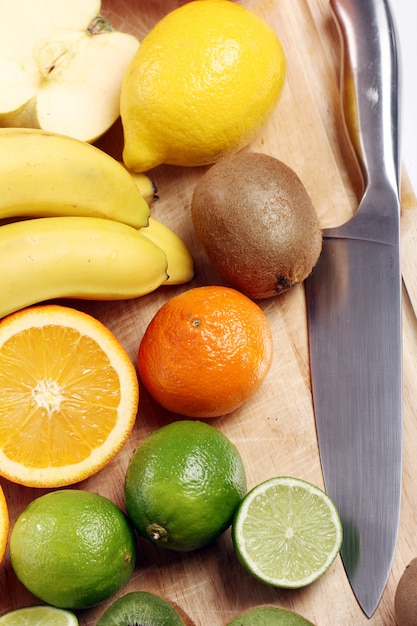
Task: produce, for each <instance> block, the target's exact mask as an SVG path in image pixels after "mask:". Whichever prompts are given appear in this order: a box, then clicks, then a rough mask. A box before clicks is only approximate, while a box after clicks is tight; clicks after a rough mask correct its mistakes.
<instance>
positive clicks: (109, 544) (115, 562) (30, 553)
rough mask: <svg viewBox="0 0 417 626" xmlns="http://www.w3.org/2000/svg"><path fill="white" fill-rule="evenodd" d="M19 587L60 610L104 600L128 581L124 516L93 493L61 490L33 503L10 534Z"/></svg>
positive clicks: (128, 535)
mask: <svg viewBox="0 0 417 626" xmlns="http://www.w3.org/2000/svg"><path fill="white" fill-rule="evenodd" d="M10 559H11V564H12V567H13V570H14V572H15V574H16V576H17V577H18V579H19V580H20V581H21V583H22V584H23V585H24V586H25V587H26V588H27V589H28V590H29V591H30V592H31V593H33V594H34V595H35V596H36V597H38V598H40V599H41V600H43V601H44V602H47V603H48V604H52V605H54V606H56V607H59V608H63V609H79V608H85V607H88V606H93V605H95V604H98V603H100V602H102V601H104V600H107V599H108V598H110V597H111V596H112V595H114V594H115V593H116V592H117V591H119V590H120V589H121V588H122V587H123V586H124V585H125V584H126V583H127V582H128V580H129V579H130V577H131V575H132V573H133V570H134V567H135V561H136V540H135V535H134V531H133V528H132V526H131V524H130V522H129V520H128V518H127V517H126V515H125V514H124V513H123V511H121V509H119V508H118V507H117V506H116V505H115V504H114V503H113V502H112V501H111V500H109V499H108V498H105V497H104V496H101V495H99V494H97V493H91V492H89V491H83V490H78V489H62V490H58V491H52V492H49V493H46V494H45V495H43V496H39V497H38V498H35V500H32V502H31V503H30V504H29V505H28V506H27V507H26V508H25V509H24V511H22V513H20V515H19V517H18V518H17V520H16V523H15V524H14V526H13V529H12V532H11V535H10Z"/></svg>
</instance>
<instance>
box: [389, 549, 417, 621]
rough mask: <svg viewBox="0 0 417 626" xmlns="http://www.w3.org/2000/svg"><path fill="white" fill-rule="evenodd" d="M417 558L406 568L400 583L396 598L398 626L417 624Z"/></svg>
mask: <svg viewBox="0 0 417 626" xmlns="http://www.w3.org/2000/svg"><path fill="white" fill-rule="evenodd" d="M416 589H417V558H415V559H413V560H412V561H411V562H410V563H409V564H408V565H407V567H406V568H405V570H404V572H403V573H402V575H401V578H400V580H399V582H398V585H397V589H396V591H395V596H394V610H395V620H396V623H397V626H415V624H417V591H416Z"/></svg>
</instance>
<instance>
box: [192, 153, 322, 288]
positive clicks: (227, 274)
mask: <svg viewBox="0 0 417 626" xmlns="http://www.w3.org/2000/svg"><path fill="white" fill-rule="evenodd" d="M191 215H192V220H193V224H194V228H195V231H196V233H197V236H198V238H199V240H200V241H201V243H202V245H203V248H204V249H205V252H206V254H207V256H208V258H209V260H210V261H211V263H212V265H213V266H214V268H215V269H216V271H217V272H218V274H219V275H220V277H221V278H222V279H223V280H224V281H226V282H227V283H229V284H230V285H231V286H232V287H235V288H236V289H238V290H239V291H241V292H242V293H244V294H246V295H247V296H249V297H251V298H253V299H262V298H269V297H271V296H276V295H278V294H280V293H281V292H283V291H286V290H287V289H289V288H290V287H292V286H294V285H296V284H298V283H300V282H302V281H303V280H304V279H305V278H307V276H309V274H310V273H311V271H312V269H313V267H314V266H315V264H316V263H317V260H318V258H319V255H320V253H321V249H322V240H323V237H322V229H321V227H320V224H319V220H318V217H317V213H316V211H315V208H314V206H313V204H312V202H311V199H310V197H309V195H308V193H307V191H306V189H305V187H304V185H303V183H302V182H301V180H300V179H299V177H298V176H297V174H296V173H295V172H294V171H293V170H292V169H291V168H290V167H288V166H287V165H286V164H285V163H283V162H282V161H279V160H278V159H276V158H274V157H271V156H268V155H266V154H261V153H256V152H240V153H238V154H235V155H233V156H230V157H225V158H223V159H221V160H220V161H218V162H217V163H216V164H215V165H213V166H211V167H210V169H208V170H207V171H206V172H205V173H204V174H203V176H202V177H201V178H200V180H199V181H198V183H197V185H196V187H195V189H194V193H193V197H192V201H191Z"/></svg>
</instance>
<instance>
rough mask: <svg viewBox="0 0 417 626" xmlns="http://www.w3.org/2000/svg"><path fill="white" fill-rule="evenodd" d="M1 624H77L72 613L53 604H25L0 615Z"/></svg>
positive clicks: (51, 625)
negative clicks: (21, 607)
mask: <svg viewBox="0 0 417 626" xmlns="http://www.w3.org/2000/svg"><path fill="white" fill-rule="evenodd" d="M0 625H1V626H6V625H7V626H78V619H77V618H76V617H75V615H74V613H71V612H70V611H64V610H63V609H56V608H55V607H53V606H27V607H25V608H23V609H16V611H10V612H9V613H6V614H5V615H3V616H2V617H0Z"/></svg>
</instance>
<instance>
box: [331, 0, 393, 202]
mask: <svg viewBox="0 0 417 626" xmlns="http://www.w3.org/2000/svg"><path fill="white" fill-rule="evenodd" d="M330 5H331V7H332V9H333V12H334V14H335V16H336V18H337V22H338V26H339V30H340V33H341V38H342V44H343V75H342V94H343V111H344V118H345V120H344V121H345V125H346V129H347V132H348V135H349V137H350V140H351V143H352V146H353V148H354V150H355V152H356V155H357V157H358V160H359V165H360V166H361V170H362V174H363V178H364V184H365V193H366V191H367V190H368V191H369V190H370V189H380V190H381V189H382V190H387V188H389V189H391V190H392V191H393V192H394V193H395V196H396V197H399V193H400V192H399V189H400V168H401V164H400V146H399V143H400V140H399V135H400V133H399V109H400V96H399V86H400V85H399V83H400V81H399V52H398V39H397V36H396V29H395V24H394V20H393V16H392V14H391V11H390V7H389V3H388V0H330Z"/></svg>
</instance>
